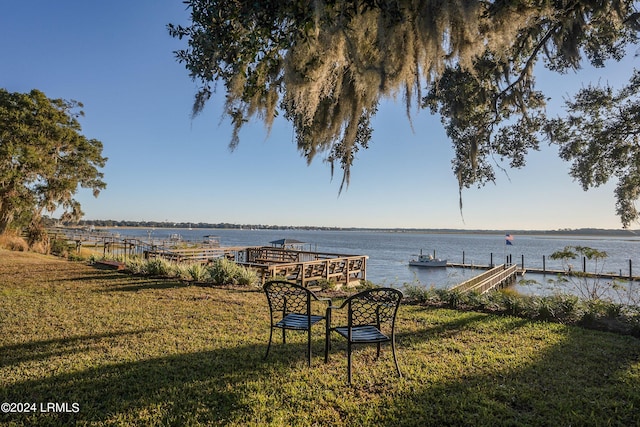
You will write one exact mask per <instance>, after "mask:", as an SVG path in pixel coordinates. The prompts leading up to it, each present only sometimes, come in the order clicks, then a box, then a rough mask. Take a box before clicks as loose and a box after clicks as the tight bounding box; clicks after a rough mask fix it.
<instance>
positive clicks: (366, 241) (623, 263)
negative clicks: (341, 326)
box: [105, 228, 640, 294]
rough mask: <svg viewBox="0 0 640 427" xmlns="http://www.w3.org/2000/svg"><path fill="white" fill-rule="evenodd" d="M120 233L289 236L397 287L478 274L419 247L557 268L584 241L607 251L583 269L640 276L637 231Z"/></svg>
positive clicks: (252, 239)
mask: <svg viewBox="0 0 640 427" xmlns="http://www.w3.org/2000/svg"><path fill="white" fill-rule="evenodd" d="M105 231H109V232H112V233H117V234H120V235H121V236H123V237H124V236H132V237H143V238H149V237H151V238H152V239H156V240H162V239H169V237H170V236H171V235H175V234H179V235H180V236H181V237H182V238H183V239H184V240H189V241H202V240H203V238H204V236H205V235H216V236H219V238H220V243H221V245H222V246H261V245H265V246H269V245H270V242H271V241H274V240H278V239H283V238H288V239H297V240H300V241H303V242H306V243H307V246H305V249H310V250H313V251H318V252H327V253H335V254H343V255H344V254H348V255H368V256H369V259H368V261H367V279H368V280H370V281H372V282H373V283H376V284H378V285H387V286H401V285H403V284H405V283H412V284H421V285H424V286H427V287H431V286H433V287H435V288H449V287H451V286H454V285H456V284H458V283H460V282H461V281H463V280H466V279H468V278H471V277H473V276H474V275H476V274H479V271H478V270H475V269H461V268H451V267H448V268H437V269H427V268H420V267H410V266H409V265H408V262H409V260H410V259H411V258H412V256H415V255H416V254H418V253H419V252H420V250H423V251H424V252H425V253H433V252H434V251H435V253H436V256H437V257H438V258H442V259H447V260H448V261H449V262H454V263H462V262H463V259H464V262H465V263H466V264H475V265H488V264H489V263H490V262H491V260H492V259H493V263H494V264H501V263H504V261H505V260H506V259H507V257H508V256H510V257H511V260H512V262H513V263H517V264H521V263H522V260H523V257H524V265H525V267H529V268H540V269H541V268H542V264H543V256H544V257H546V263H545V265H546V268H547V270H561V269H562V265H561V262H560V261H553V260H551V259H549V257H550V255H551V254H552V253H553V252H555V251H558V250H561V249H563V248H564V247H565V246H587V247H591V248H594V249H598V250H600V251H605V252H606V253H607V255H608V256H607V258H606V259H605V260H604V264H602V261H600V264H599V265H598V266H596V265H595V264H594V263H593V262H590V261H588V260H587V264H586V270H587V271H588V272H593V271H594V269H596V268H597V271H602V272H611V273H618V274H620V273H622V275H624V276H628V275H629V269H630V265H629V261H630V260H631V269H632V273H633V275H634V276H638V275H640V236H630V237H601V236H573V235H571V236H558V235H553V236H550V235H543V234H541V235H514V236H513V241H512V243H513V244H512V245H506V240H505V236H504V235H503V234H473V233H426V232H387V231H326V230H262V229H260V230H245V229H191V230H188V229H184V228H182V229H168V228H157V229H145V228H132V229H118V228H114V229H107V230H105ZM573 262H574V264H573V265H574V269H576V270H582V268H583V264H582V260H578V259H577V260H575V261H573ZM525 277H526V278H527V279H528V280H529V281H531V280H533V281H535V282H537V283H533V284H531V283H529V284H527V285H523V284H520V285H516V288H517V290H518V291H520V292H523V293H527V294H544V293H548V292H549V290H548V286H547V285H546V282H547V281H548V280H549V279H553V278H554V277H553V276H552V275H546V276H543V275H534V274H527V275H526V276H525Z"/></svg>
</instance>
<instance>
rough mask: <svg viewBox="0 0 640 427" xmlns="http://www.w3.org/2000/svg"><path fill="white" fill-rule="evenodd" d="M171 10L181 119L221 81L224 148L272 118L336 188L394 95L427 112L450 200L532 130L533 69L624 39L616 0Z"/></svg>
mask: <svg viewBox="0 0 640 427" xmlns="http://www.w3.org/2000/svg"><path fill="white" fill-rule="evenodd" d="M184 3H185V4H187V6H188V8H189V9H190V10H191V23H190V25H189V26H180V25H173V24H169V26H168V27H169V32H170V34H171V35H172V36H174V37H177V38H180V39H182V38H186V39H187V40H188V47H187V48H185V49H183V50H180V51H177V52H176V56H177V59H178V61H180V62H182V63H184V64H185V66H186V68H187V69H188V71H189V73H190V75H191V77H192V78H193V79H194V80H196V81H198V82H199V84H200V88H199V91H198V93H197V94H196V97H195V103H194V109H193V112H194V114H198V113H199V112H200V111H202V108H203V107H204V105H205V104H206V102H207V100H208V99H210V97H211V96H212V95H213V94H214V93H215V91H216V89H217V87H216V85H217V83H218V82H221V83H222V84H223V85H224V91H225V96H226V104H225V105H226V107H225V114H226V115H227V116H228V117H229V118H230V119H231V122H232V124H233V126H234V131H233V134H232V137H231V143H230V146H231V148H233V147H235V146H236V145H237V144H238V142H239V131H240V129H241V128H242V126H243V125H244V123H246V122H247V121H249V120H250V119H251V118H254V117H258V118H260V119H262V120H263V121H264V122H265V124H266V125H267V126H270V125H271V123H272V122H273V120H274V118H275V117H276V116H277V115H278V114H279V113H283V114H284V116H285V118H286V119H288V120H289V121H290V122H291V123H292V124H293V127H294V131H295V134H296V139H297V144H298V149H299V150H300V152H301V153H302V155H303V156H304V157H305V158H306V159H307V160H308V161H311V160H312V159H313V158H314V157H315V156H316V155H317V154H318V153H324V154H325V155H326V159H327V160H328V161H329V162H330V163H331V165H332V171H333V167H334V165H335V164H339V165H340V167H341V168H342V169H343V184H348V182H349V176H350V170H351V166H352V164H353V160H354V155H355V153H356V152H357V151H358V150H359V149H360V148H366V147H367V145H368V143H369V141H370V138H371V135H372V129H371V119H372V118H373V117H374V115H375V113H376V111H377V106H378V105H379V103H380V101H381V100H383V99H385V98H390V97H391V98H393V97H398V96H402V97H403V98H404V100H405V103H406V109H407V113H409V111H411V109H412V107H413V106H421V107H428V108H430V109H431V110H432V111H433V112H438V113H440V115H441V116H442V118H443V122H444V124H445V126H446V128H447V133H448V135H449V137H450V138H451V140H452V143H453V144H454V147H455V150H456V158H455V159H453V168H454V172H455V173H456V175H457V177H458V181H459V184H460V188H461V189H462V188H466V187H469V186H471V185H473V184H478V185H483V184H484V183H485V182H487V181H492V180H493V179H494V171H493V167H492V163H493V162H492V158H493V157H496V156H497V157H499V158H501V159H503V160H507V161H508V162H509V164H510V166H511V167H520V166H522V165H524V156H525V154H526V152H527V151H528V150H530V149H537V148H538V146H539V140H540V135H541V131H542V130H543V128H544V123H545V117H544V114H543V113H544V101H545V98H544V96H543V94H541V93H539V92H538V91H536V90H535V79H534V76H533V69H534V66H535V65H536V63H537V62H538V61H540V60H544V61H545V64H546V66H547V67H548V68H550V69H552V70H554V71H557V72H564V71H566V70H567V69H571V68H578V67H579V66H580V64H581V61H582V60H583V57H584V56H586V58H587V59H588V60H589V61H590V62H591V63H592V64H594V65H596V66H601V65H602V64H603V63H604V61H605V60H606V59H608V58H614V59H619V58H620V57H622V55H623V54H624V51H625V47H626V46H627V45H628V44H629V43H633V42H635V38H636V30H637V28H636V27H637V25H635V24H636V20H637V14H636V12H635V9H634V2H633V1H630V0H611V1H602V0H556V1H549V0H516V1H500V0H496V1H486V0H484V1H481V0H468V1H440V0H353V1H348V0H313V1H299V0H289V1H283V0H278V1H276V0H265V1H260V2H253V1H244V0H232V1H228V0H188V1H185V2H184ZM423 91H425V93H426V96H424V98H423V95H422V94H423ZM341 188H342V187H341Z"/></svg>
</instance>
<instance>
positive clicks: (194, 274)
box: [178, 263, 209, 282]
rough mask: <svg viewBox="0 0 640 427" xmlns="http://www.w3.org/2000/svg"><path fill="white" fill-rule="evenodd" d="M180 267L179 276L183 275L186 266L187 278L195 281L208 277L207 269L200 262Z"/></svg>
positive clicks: (201, 280) (202, 280)
mask: <svg viewBox="0 0 640 427" xmlns="http://www.w3.org/2000/svg"><path fill="white" fill-rule="evenodd" d="M181 267H182V268H179V269H178V272H179V273H180V274H179V276H180V277H183V273H182V272H183V271H184V269H185V268H186V272H187V273H188V275H189V278H191V280H193V281H195V282H205V281H207V280H208V279H209V270H208V269H207V267H206V266H205V265H203V264H200V263H193V264H189V265H187V266H181Z"/></svg>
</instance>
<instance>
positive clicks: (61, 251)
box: [31, 239, 75, 258]
mask: <svg viewBox="0 0 640 427" xmlns="http://www.w3.org/2000/svg"><path fill="white" fill-rule="evenodd" d="M31 246H32V248H35V247H36V246H38V241H36V242H34V243H33V244H32V245H31ZM74 249H75V248H74V245H72V244H70V243H69V242H67V241H66V240H63V239H55V240H52V241H51V249H50V251H51V253H52V254H53V255H57V256H62V257H65V258H66V257H67V256H69V254H70V253H71V252H73V250H74ZM38 252H39V251H38Z"/></svg>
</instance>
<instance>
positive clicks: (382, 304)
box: [324, 288, 403, 384]
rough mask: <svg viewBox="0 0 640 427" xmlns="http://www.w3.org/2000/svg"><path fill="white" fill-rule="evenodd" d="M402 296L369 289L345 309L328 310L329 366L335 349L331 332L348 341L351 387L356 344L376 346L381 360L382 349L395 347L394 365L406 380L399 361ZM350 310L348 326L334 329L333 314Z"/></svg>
mask: <svg viewBox="0 0 640 427" xmlns="http://www.w3.org/2000/svg"><path fill="white" fill-rule="evenodd" d="M402 296H403V295H402V292H400V291H399V290H397V289H393V288H376V289H369V290H366V291H363V292H360V293H357V294H355V295H352V296H351V297H349V298H347V299H346V300H345V301H344V302H343V303H342V305H341V306H339V307H333V306H329V307H328V308H327V315H326V318H327V333H326V341H325V356H324V361H325V363H326V362H328V360H329V350H330V349H331V336H330V335H331V331H335V332H337V333H338V334H339V335H341V336H342V337H344V338H345V339H346V340H347V377H348V379H349V384H351V347H352V346H353V345H354V344H376V345H377V346H378V349H377V357H380V345H381V344H382V343H384V342H390V343H391V350H392V352H393V361H394V363H395V365H396V370H397V371H398V376H399V377H402V373H401V372H400V367H399V366H398V358H397V357H396V343H395V329H396V315H397V313H398V307H399V306H400V301H401V300H402ZM345 307H347V320H346V323H347V324H346V325H341V326H332V325H331V321H332V319H331V317H332V311H333V310H340V309H344V308H345Z"/></svg>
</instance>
